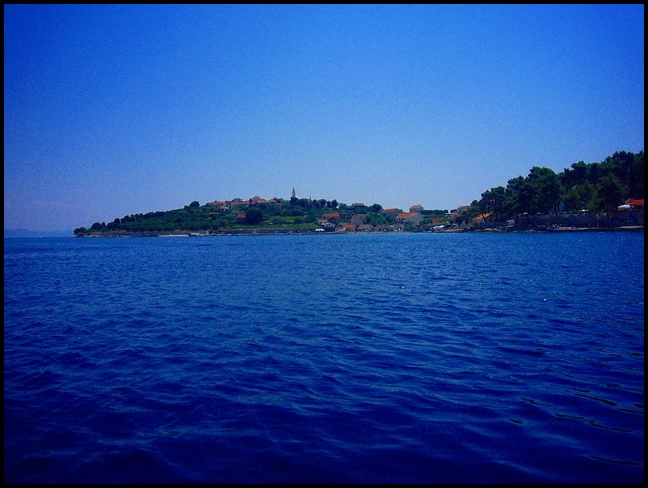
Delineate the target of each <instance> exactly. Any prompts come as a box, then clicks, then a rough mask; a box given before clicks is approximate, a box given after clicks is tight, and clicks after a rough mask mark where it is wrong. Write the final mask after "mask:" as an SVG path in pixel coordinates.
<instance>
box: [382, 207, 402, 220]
mask: <svg viewBox="0 0 648 488" xmlns="http://www.w3.org/2000/svg"><path fill="white" fill-rule="evenodd" d="M380 213H381V214H383V215H386V216H387V217H391V218H392V219H395V218H396V216H398V214H401V213H403V211H402V210H401V209H400V208H385V209H383V210H381V211H380Z"/></svg>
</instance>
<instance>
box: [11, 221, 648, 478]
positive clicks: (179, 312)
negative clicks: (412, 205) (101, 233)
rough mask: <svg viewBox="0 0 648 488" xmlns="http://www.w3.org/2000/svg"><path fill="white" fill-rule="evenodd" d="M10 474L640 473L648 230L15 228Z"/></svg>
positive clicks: (419, 475) (623, 475)
mask: <svg viewBox="0 0 648 488" xmlns="http://www.w3.org/2000/svg"><path fill="white" fill-rule="evenodd" d="M4 482H5V483H25V484H26V483H329V484H332V483H399V484H400V483H438V484H441V483H443V484H449V483H615V484H619V483H643V482H644V233H643V232H596V231H595V232H560V233H559V232H554V233H508V234H502V233H490V234H489V233H455V234H452V233H447V234H439V233H418V234H417V233H396V234H355V235H339V234H328V233H322V234H313V235H258V236H235V235H229V236H208V237H185V238H99V239H88V238H85V239H83V238H72V237H71V238H40V239H39V238H23V239H21V238H13V239H5V241H4Z"/></svg>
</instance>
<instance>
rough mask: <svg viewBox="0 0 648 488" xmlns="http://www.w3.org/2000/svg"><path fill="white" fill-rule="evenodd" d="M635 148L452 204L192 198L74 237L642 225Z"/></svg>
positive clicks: (539, 171) (541, 172)
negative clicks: (397, 205) (430, 207)
mask: <svg viewBox="0 0 648 488" xmlns="http://www.w3.org/2000/svg"><path fill="white" fill-rule="evenodd" d="M643 159H644V158H643V150H642V151H640V152H638V153H631V152H626V151H621V152H615V153H614V154H613V155H612V156H609V157H607V158H606V159H605V160H604V161H602V162H600V163H599V162H596V163H589V164H588V163H585V162H583V161H579V162H577V163H574V164H572V165H571V168H566V169H565V170H564V171H563V172H561V173H555V172H554V171H553V170H552V169H550V168H546V167H538V166H534V167H532V168H531V170H530V171H529V174H528V175H527V176H526V177H523V176H518V177H516V178H512V179H510V180H509V181H508V183H507V185H506V187H504V186H498V187H495V188H491V189H489V190H486V191H485V192H483V193H482V194H481V198H480V199H479V200H474V201H473V202H472V203H471V204H469V205H463V206H459V207H457V208H455V209H452V210H447V209H444V210H441V209H435V210H428V209H425V208H424V207H423V206H422V205H419V204H413V205H411V206H410V207H409V208H408V209H401V208H384V207H383V206H382V205H380V204H378V203H373V204H371V205H365V204H364V203H361V202H354V203H351V204H346V203H340V202H338V201H337V200H335V199H333V200H327V199H324V198H322V199H312V198H310V197H309V198H299V197H297V194H296V191H295V189H294V188H293V189H292V195H291V197H290V198H285V199H284V198H277V197H274V198H271V199H265V198H262V197H260V196H258V195H255V196H253V197H250V198H247V199H243V198H233V199H231V200H213V201H210V202H207V203H204V204H202V205H201V204H200V203H199V202H198V201H192V202H191V203H189V204H188V205H185V206H184V207H183V208H178V209H173V210H166V211H162V210H158V211H153V212H148V213H138V214H130V215H125V216H123V217H120V218H119V217H118V218H115V219H114V220H113V221H111V222H109V223H105V222H94V223H93V224H92V225H91V226H90V227H88V228H86V227H78V228H76V229H74V236H76V237H133V236H135V237H163V236H207V235H228V234H246V235H258V234H287V233H288V234H292V233H318V234H323V235H325V234H331V233H363V232H536V231H547V232H555V231H573V230H600V229H609V230H615V229H623V230H643V225H644V223H643V221H644V208H643V206H644V201H643V196H644V195H643V193H644V163H643Z"/></svg>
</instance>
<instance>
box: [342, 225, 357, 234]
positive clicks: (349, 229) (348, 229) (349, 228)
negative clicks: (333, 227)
mask: <svg viewBox="0 0 648 488" xmlns="http://www.w3.org/2000/svg"><path fill="white" fill-rule="evenodd" d="M342 228H343V229H344V231H345V232H355V231H356V228H357V226H356V225H355V224H344V225H343V226H342Z"/></svg>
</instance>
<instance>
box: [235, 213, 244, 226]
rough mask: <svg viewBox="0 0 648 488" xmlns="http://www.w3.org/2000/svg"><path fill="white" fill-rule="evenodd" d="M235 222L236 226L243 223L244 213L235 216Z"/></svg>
mask: <svg viewBox="0 0 648 488" xmlns="http://www.w3.org/2000/svg"><path fill="white" fill-rule="evenodd" d="M235 220H236V222H237V223H238V224H240V223H243V222H245V214H244V213H240V214H236V219H235Z"/></svg>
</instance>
